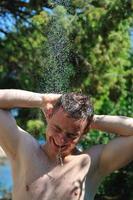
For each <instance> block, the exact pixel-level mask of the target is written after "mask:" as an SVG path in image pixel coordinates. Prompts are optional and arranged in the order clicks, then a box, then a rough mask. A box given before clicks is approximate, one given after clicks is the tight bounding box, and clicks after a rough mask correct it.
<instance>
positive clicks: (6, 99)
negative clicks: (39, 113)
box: [0, 89, 43, 109]
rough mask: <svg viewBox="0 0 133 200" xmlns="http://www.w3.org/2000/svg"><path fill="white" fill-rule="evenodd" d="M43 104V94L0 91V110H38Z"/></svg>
mask: <svg viewBox="0 0 133 200" xmlns="http://www.w3.org/2000/svg"><path fill="white" fill-rule="evenodd" d="M42 103H43V94H40V93H34V92H29V91H25V90H16V89H5V90H0V108H1V109H8V108H14V107H25V108H28V107H29V108H32V107H35V108H38V107H41V106H42Z"/></svg>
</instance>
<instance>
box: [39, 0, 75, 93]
mask: <svg viewBox="0 0 133 200" xmlns="http://www.w3.org/2000/svg"><path fill="white" fill-rule="evenodd" d="M55 2H56V4H62V5H65V6H69V4H68V2H69V1H68V2H66V1H62V0H57V1H55ZM72 17H73V16H71V15H70V14H68V13H67V11H66V9H65V8H64V7H63V6H59V5H57V6H56V8H55V9H53V11H52V14H51V18H50V21H49V24H48V27H47V31H46V34H47V42H46V43H45V45H44V48H43V50H42V54H43V56H42V57H41V63H40V64H41V69H42V73H43V78H42V80H41V83H40V90H41V91H45V92H57V93H58V92H60V93H62V92H67V91H69V88H70V81H71V80H70V79H71V77H72V76H74V69H73V66H72V64H71V63H70V57H71V50H72V42H71V41H70V39H69V31H68V30H69V29H70V26H71V24H70V19H72Z"/></svg>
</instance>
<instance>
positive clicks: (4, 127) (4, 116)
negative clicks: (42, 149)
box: [0, 89, 60, 158]
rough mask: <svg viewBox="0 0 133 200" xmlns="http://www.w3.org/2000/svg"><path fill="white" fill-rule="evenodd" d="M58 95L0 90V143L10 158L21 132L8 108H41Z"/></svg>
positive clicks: (54, 99)
mask: <svg viewBox="0 0 133 200" xmlns="http://www.w3.org/2000/svg"><path fill="white" fill-rule="evenodd" d="M59 96H60V95H56V94H40V93H34V92H29V91H24V90H15V89H6V90H0V145H1V146H2V148H3V149H4V150H5V152H6V153H7V154H8V155H9V156H10V157H12V158H14V157H15V156H16V153H17V149H18V146H19V142H20V139H21V136H22V134H21V132H22V131H20V129H19V128H18V126H17V124H16V121H15V119H14V118H13V117H12V116H11V115H10V113H9V112H8V111H6V110H7V109H9V108H14V107H25V108H41V109H44V110H45V109H46V108H47V107H50V105H51V106H52V105H53V104H54V103H55V102H56V101H57V99H58V98H59Z"/></svg>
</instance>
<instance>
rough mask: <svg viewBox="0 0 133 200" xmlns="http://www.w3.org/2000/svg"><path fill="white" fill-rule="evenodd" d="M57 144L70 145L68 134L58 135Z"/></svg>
mask: <svg viewBox="0 0 133 200" xmlns="http://www.w3.org/2000/svg"><path fill="white" fill-rule="evenodd" d="M57 142H58V144H60V145H65V144H67V143H68V138H67V136H66V134H65V133H63V132H61V133H60V134H58V136H57Z"/></svg>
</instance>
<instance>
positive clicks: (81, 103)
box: [53, 92, 94, 124]
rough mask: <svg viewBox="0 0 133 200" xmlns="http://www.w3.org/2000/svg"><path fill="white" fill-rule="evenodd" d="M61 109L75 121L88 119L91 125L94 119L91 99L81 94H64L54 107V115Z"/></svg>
mask: <svg viewBox="0 0 133 200" xmlns="http://www.w3.org/2000/svg"><path fill="white" fill-rule="evenodd" d="M60 107H62V108H63V110H64V111H65V112H66V113H68V115H69V116H70V117H72V118H75V119H86V120H87V121H88V123H89V124H90V123H91V121H92V118H93V113H94V111H93V106H92V103H91V101H90V98H89V97H88V96H86V95H83V94H81V93H74V92H71V93H66V94H63V95H62V96H61V97H60V98H59V99H58V101H57V102H56V104H55V105H54V109H53V113H54V112H55V111H57V110H58V109H59V108H60Z"/></svg>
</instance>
